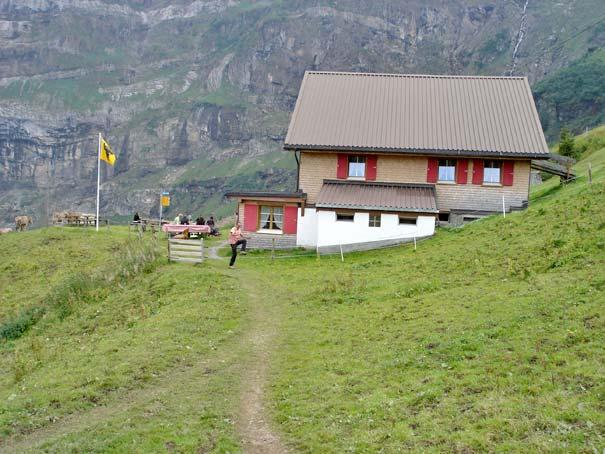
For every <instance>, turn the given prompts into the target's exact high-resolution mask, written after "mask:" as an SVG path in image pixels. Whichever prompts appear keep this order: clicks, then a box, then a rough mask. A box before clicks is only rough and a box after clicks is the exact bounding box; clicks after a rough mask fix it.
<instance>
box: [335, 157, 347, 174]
mask: <svg viewBox="0 0 605 454" xmlns="http://www.w3.org/2000/svg"><path fill="white" fill-rule="evenodd" d="M348 176H349V156H348V155H346V154H340V153H339V154H338V165H337V166H336V178H338V179H339V180H346V179H347V177H348Z"/></svg>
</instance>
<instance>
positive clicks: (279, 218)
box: [260, 206, 284, 230]
mask: <svg viewBox="0 0 605 454" xmlns="http://www.w3.org/2000/svg"><path fill="white" fill-rule="evenodd" d="M283 226H284V209H283V208H282V207H272V206H261V207H260V228H261V230H281V229H282V227H283Z"/></svg>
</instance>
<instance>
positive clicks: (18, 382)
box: [0, 127, 605, 452]
mask: <svg viewBox="0 0 605 454" xmlns="http://www.w3.org/2000/svg"><path fill="white" fill-rule="evenodd" d="M575 142H576V144H579V145H581V146H583V147H584V146H585V147H584V153H583V159H582V161H581V162H579V163H578V165H577V171H578V175H579V178H578V180H577V181H576V182H574V183H570V184H567V185H565V186H561V185H559V183H558V181H555V179H554V178H552V179H550V180H549V181H548V182H546V183H544V184H542V185H540V186H538V187H537V188H535V190H534V191H533V193H532V197H531V203H530V207H529V209H528V210H527V211H525V212H517V213H512V214H510V215H507V216H506V217H505V218H503V217H501V216H492V217H489V218H486V219H483V220H479V221H476V222H473V223H471V224H469V225H467V226H466V227H463V228H458V229H440V230H439V231H438V233H437V235H436V236H435V237H434V238H432V239H429V240H426V241H423V242H421V243H419V244H418V248H417V250H414V248H413V247H412V246H410V245H406V246H399V247H394V248H390V249H384V250H378V251H372V252H364V253H351V254H347V255H346V256H345V258H344V262H341V259H340V256H322V257H321V258H317V257H316V256H315V255H314V254H309V253H308V252H306V251H293V252H291V253H288V255H287V256H283V257H281V258H280V256H278V257H277V258H276V259H275V260H274V261H272V260H271V257H270V255H269V254H266V253H262V252H256V253H252V254H249V255H248V256H246V257H241V258H240V259H239V261H238V268H237V269H236V270H228V269H227V266H226V261H224V260H221V259H218V260H207V261H205V262H204V264H202V265H196V266H192V265H187V264H167V263H166V261H165V258H163V257H162V256H163V255H164V252H163V251H165V245H164V244H163V241H164V240H162V239H160V240H158V241H154V240H153V239H152V238H151V237H149V236H143V237H139V235H137V234H136V233H134V232H130V233H129V232H128V231H127V230H126V229H125V228H121V227H111V228H110V229H103V230H102V231H100V232H99V233H95V232H94V231H91V230H86V229H78V228H48V229H39V230H35V231H30V232H27V233H23V234H16V233H14V234H9V235H3V236H0V250H2V252H3V260H2V262H0V286H1V287H2V288H3V289H7V290H8V291H3V292H2V293H1V294H0V298H1V299H0V311H1V312H0V333H2V337H1V338H0V351H1V354H0V434H1V436H0V450H4V449H6V450H12V451H17V452H30V451H31V452H34V451H36V452H39V451H44V452H71V451H76V450H77V451H86V452H100V451H108V450H109V451H116V452H120V451H136V450H138V451H143V452H151V451H162V450H168V451H179V452H227V451H229V452H238V451H240V450H241V449H242V431H244V433H245V429H242V427H241V425H240V424H239V421H240V418H241V414H242V411H245V399H244V402H242V395H243V394H242V393H240V392H239V390H240V389H245V388H246V386H247V384H248V381H249V378H250V377H255V376H256V373H257V372H258V371H259V370H260V369H259V367H260V366H261V365H262V364H261V363H262V362H263V361H266V364H264V363H263V364H264V366H263V367H266V369H267V374H266V383H265V386H264V389H265V401H264V402H263V405H261V406H260V407H259V408H264V411H265V412H266V413H265V414H264V415H263V418H264V419H266V420H267V421H272V427H273V430H274V433H276V434H279V435H280V436H281V439H282V440H283V441H284V443H285V444H287V445H288V446H290V447H292V448H293V449H295V450H300V451H303V452H317V451H323V452H364V451H370V450H372V449H373V448H375V447H376V446H380V447H381V448H382V449H384V450H385V451H397V450H401V449H404V450H412V451H434V452H452V451H455V452H475V451H544V452H547V451H548V452H553V451H554V452H563V451H565V452H590V451H598V450H599V449H601V447H602V446H603V443H604V437H605V416H604V415H605V407H604V402H605V384H604V382H603V380H602V377H603V375H604V374H605V369H604V366H603V361H602V359H603V355H604V351H603V345H604V344H605V314H604V313H603V304H604V303H605V277H604V275H603V269H604V268H605V240H604V233H605V211H604V210H603V202H602V201H603V197H604V196H605V127H601V128H599V129H596V130H594V131H591V132H589V133H587V134H583V135H581V136H579V137H576V141H575ZM589 163H590V164H591V167H592V171H593V183H592V184H591V185H590V184H588V181H587V177H586V172H587V167H588V165H589ZM147 235H149V233H148V234H147ZM124 251H129V252H128V253H127V254H125V253H124ZM32 310H35V311H37V312H38V313H39V316H36V317H35V318H32V319H30V322H28V323H27V324H26V325H27V326H25V325H23V324H21V325H20V326H21V328H19V329H13V328H12V327H13V326H16V325H18V324H19V323H20V322H19V320H21V319H22V318H24V317H25V318H27V314H28V313H29V311H32ZM259 323H261V324H259ZM270 333H273V334H271V337H270V338H271V339H273V340H272V343H268V344H267V343H265V344H263V342H266V339H267V336H268V335H269V334H270ZM259 343H260V344H261V345H263V348H265V349H266V350H263V352H262V353H263V354H262V355H261V356H260V357H259V356H257V355H255V353H254V352H255V348H256V347H255V346H256V345H259ZM251 373H252V375H250V374H251ZM261 411H262V410H261Z"/></svg>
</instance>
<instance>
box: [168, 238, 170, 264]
mask: <svg viewBox="0 0 605 454" xmlns="http://www.w3.org/2000/svg"><path fill="white" fill-rule="evenodd" d="M168 263H170V238H168Z"/></svg>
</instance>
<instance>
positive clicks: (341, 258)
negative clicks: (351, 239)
mask: <svg viewBox="0 0 605 454" xmlns="http://www.w3.org/2000/svg"><path fill="white" fill-rule="evenodd" d="M340 261H341V262H343V263H344V261H345V256H344V254H343V253H342V243H341V244H340Z"/></svg>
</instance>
